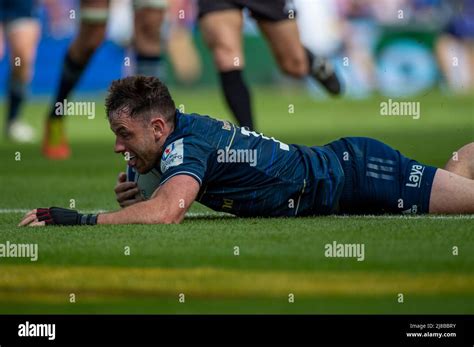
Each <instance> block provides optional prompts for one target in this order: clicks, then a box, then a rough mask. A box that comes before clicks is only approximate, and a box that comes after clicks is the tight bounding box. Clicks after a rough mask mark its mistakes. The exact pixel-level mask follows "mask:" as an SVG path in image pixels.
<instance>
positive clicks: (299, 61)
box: [258, 19, 341, 95]
mask: <svg viewBox="0 0 474 347" xmlns="http://www.w3.org/2000/svg"><path fill="white" fill-rule="evenodd" d="M258 25H259V27H260V29H261V30H262V32H263V33H264V34H265V36H266V37H267V39H268V41H269V43H270V46H271V48H272V51H273V53H274V55H275V57H276V59H277V62H278V64H279V66H280V68H281V69H282V70H283V72H285V73H287V74H288V75H290V76H293V77H296V78H301V77H305V76H307V75H310V76H311V77H312V78H314V79H315V80H316V81H318V82H319V83H321V84H322V85H323V86H324V87H325V88H326V90H327V91H328V92H329V93H331V94H333V95H338V94H340V93H341V85H340V83H339V80H338V78H337V76H336V74H335V72H334V69H333V67H332V65H331V64H330V63H329V61H328V60H327V59H326V58H324V57H321V56H316V55H314V54H313V53H312V52H311V51H310V50H308V49H306V48H304V47H303V45H302V44H301V41H300V39H299V32H298V27H297V25H296V22H295V21H294V20H292V19H286V20H281V21H278V22H271V21H266V20H259V21H258Z"/></svg>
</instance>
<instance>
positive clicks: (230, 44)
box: [199, 8, 253, 129]
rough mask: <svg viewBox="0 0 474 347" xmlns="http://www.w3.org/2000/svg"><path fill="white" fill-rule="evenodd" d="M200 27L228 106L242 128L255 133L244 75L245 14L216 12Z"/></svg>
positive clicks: (226, 11)
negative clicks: (243, 40) (243, 30)
mask: <svg viewBox="0 0 474 347" xmlns="http://www.w3.org/2000/svg"><path fill="white" fill-rule="evenodd" d="M199 24H200V27H201V31H202V34H203V37H204V41H205V42H206V44H207V46H208V47H209V49H210V50H211V52H212V55H213V57H214V63H215V65H216V68H217V71H219V77H220V81H221V87H222V90H223V92H224V96H225V99H226V102H227V104H228V105H229V107H230V109H231V111H232V113H233V114H234V117H235V118H236V119H237V121H238V123H239V125H240V126H242V127H248V128H249V129H253V117H252V107H251V100H250V92H249V89H248V87H247V84H246V83H245V82H244V79H243V75H242V71H243V70H244V67H245V61H244V55H243V52H242V25H243V15H242V11H241V10H240V9H238V8H237V9H236V8H230V9H225V10H223V11H213V12H211V13H207V14H206V15H204V16H203V17H202V18H201V19H200V22H199Z"/></svg>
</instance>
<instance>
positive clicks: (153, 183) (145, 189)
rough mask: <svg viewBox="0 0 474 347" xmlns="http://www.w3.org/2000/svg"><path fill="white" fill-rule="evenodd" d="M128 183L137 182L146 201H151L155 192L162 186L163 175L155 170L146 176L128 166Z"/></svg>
mask: <svg viewBox="0 0 474 347" xmlns="http://www.w3.org/2000/svg"><path fill="white" fill-rule="evenodd" d="M126 172H127V181H129V182H136V183H137V185H138V188H139V189H140V192H141V193H142V195H143V196H144V197H145V199H147V200H148V199H150V198H151V196H152V195H153V193H154V192H155V190H156V189H157V188H158V187H159V186H160V180H161V174H160V172H159V171H158V170H156V169H153V170H151V171H150V172H148V173H146V174H140V173H138V172H137V171H135V169H134V168H133V167H131V166H128V165H127V171H126Z"/></svg>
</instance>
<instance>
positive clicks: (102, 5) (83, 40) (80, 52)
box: [43, 0, 108, 159]
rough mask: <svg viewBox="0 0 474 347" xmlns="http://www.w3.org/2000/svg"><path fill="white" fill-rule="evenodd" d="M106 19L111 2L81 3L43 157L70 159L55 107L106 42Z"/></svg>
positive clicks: (48, 124)
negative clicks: (103, 42)
mask: <svg viewBox="0 0 474 347" xmlns="http://www.w3.org/2000/svg"><path fill="white" fill-rule="evenodd" d="M107 15H108V0H82V1H81V9H80V20H81V22H80V27H79V32H78V35H77V37H76V38H75V39H74V41H73V42H72V44H71V46H70V47H69V49H68V51H67V53H66V56H65V58H64V63H63V68H62V72H61V77H60V81H59V87H58V91H57V94H56V98H55V99H54V102H53V104H52V107H51V109H50V112H49V115H48V119H47V121H46V129H45V137H44V140H43V154H44V155H45V156H46V157H47V158H50V159H65V158H68V157H69V155H70V149H69V145H68V142H67V139H66V134H65V130H64V119H63V118H64V116H63V115H61V114H57V113H56V108H55V105H56V103H57V102H60V103H62V102H63V100H64V99H66V98H67V97H68V95H69V94H70V92H71V90H72V89H73V88H74V87H75V86H76V84H77V82H78V81H79V79H80V78H81V76H82V74H83V72H84V70H85V68H86V66H87V64H88V62H89V60H90V58H91V57H92V55H93V54H94V52H95V51H96V49H97V47H99V46H100V45H101V43H102V41H103V40H104V38H105V29H106V24H107Z"/></svg>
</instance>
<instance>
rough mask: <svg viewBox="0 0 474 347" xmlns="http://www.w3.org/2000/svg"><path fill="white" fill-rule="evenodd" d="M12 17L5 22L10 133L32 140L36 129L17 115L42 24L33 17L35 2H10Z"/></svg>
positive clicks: (25, 139) (26, 140)
mask: <svg viewBox="0 0 474 347" xmlns="http://www.w3.org/2000/svg"><path fill="white" fill-rule="evenodd" d="M10 6H11V8H10V11H12V17H13V18H10V20H9V21H8V22H7V23H6V25H5V35H6V39H7V42H8V43H9V46H10V75H9V79H8V106H7V107H8V109H7V120H6V127H5V129H6V132H7V136H8V137H9V138H10V139H12V140H14V141H19V142H29V141H32V140H33V129H32V128H31V127H30V126H28V125H26V124H24V123H22V122H20V121H19V120H18V116H19V114H20V108H21V106H22V104H23V101H24V99H25V96H26V92H27V87H28V84H29V82H30V79H31V76H32V71H33V64H34V60H35V55H36V46H37V43H38V39H39V33H40V26H39V23H38V20H37V19H36V18H35V17H34V14H33V13H34V3H33V2H32V1H25V2H23V3H19V2H15V3H10Z"/></svg>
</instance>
